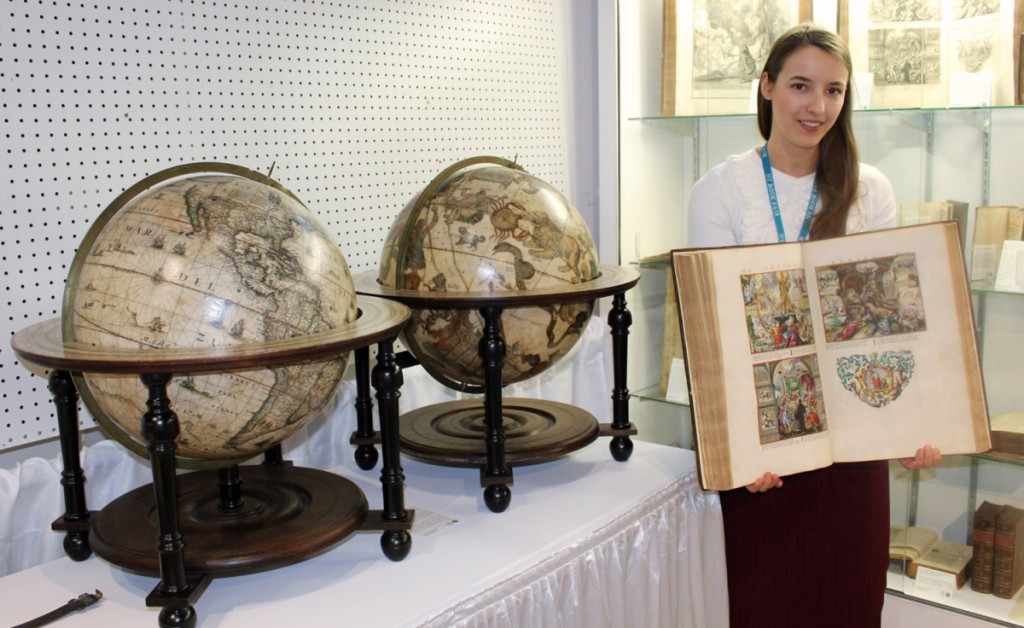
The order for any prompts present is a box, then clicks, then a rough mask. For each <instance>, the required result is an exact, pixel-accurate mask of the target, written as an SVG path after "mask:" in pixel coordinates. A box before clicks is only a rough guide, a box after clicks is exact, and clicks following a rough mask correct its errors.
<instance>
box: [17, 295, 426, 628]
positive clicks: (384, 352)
mask: <svg viewBox="0 0 1024 628" xmlns="http://www.w3.org/2000/svg"><path fill="white" fill-rule="evenodd" d="M360 306H361V308H360V318H359V319H357V321H356V322H355V323H353V324H351V325H348V326H346V327H345V328H344V329H339V330H334V331H331V332H324V333H321V334H314V335H309V336H301V337H297V338H290V339H287V340H282V341H272V342H267V343H262V344H252V345H236V346H232V347H227V348H224V349H218V350H166V351H135V350H111V349H97V348H95V347H91V346H86V345H81V344H78V343H74V342H67V343H65V342H63V340H62V338H61V335H60V320H59V319H54V320H50V321H45V322H43V323H39V324H37V325H33V326H31V327H29V328H27V329H25V330H22V331H20V332H18V333H17V334H15V335H14V337H13V338H12V341H11V345H12V348H13V349H14V351H15V353H16V354H17V355H18V356H19V358H21V359H22V360H23V361H24V362H26V363H31V364H35V365H38V366H41V367H44V368H50V369H53V370H52V371H51V373H50V376H49V390H50V391H51V394H52V395H53V398H54V402H55V404H56V413H57V419H58V427H59V430H60V443H61V457H62V462H63V463H64V471H63V472H62V475H61V484H62V486H63V487H64V504H65V512H64V514H63V515H62V516H61V517H59V518H58V519H57V520H56V521H55V522H54V523H53V524H52V528H53V529H54V530H57V531H64V532H65V540H64V547H65V552H66V553H67V555H68V556H69V557H70V558H71V559H72V560H77V561H81V560H85V559H87V558H88V557H89V556H90V555H91V554H92V552H93V551H94V550H95V551H96V553H97V554H98V555H100V556H101V557H103V558H104V559H106V560H108V561H109V562H111V563H113V564H115V565H118V566H121V567H123V568H125V569H127V570H130V571H136V572H139V573H143V574H149V575H156V576H158V577H159V583H158V584H157V585H156V586H155V587H154V589H153V590H152V592H151V593H150V594H149V595H148V596H147V597H146V604H147V606H154V607H160V608H161V610H160V614H159V619H158V622H159V625H160V626H161V627H175V626H195V625H196V622H197V615H196V612H195V608H194V605H195V604H196V601H197V600H198V599H199V597H200V596H201V595H202V593H203V592H204V590H205V589H206V587H207V586H208V585H209V583H210V581H211V580H212V579H213V578H214V577H218V576H231V575H238V574H242V573H250V572H254V571H262V570H266V569H273V568H276V567H281V566H284V565H287V564H292V563H296V562H300V561H302V560H305V559H307V558H310V557H312V556H314V555H316V554H319V553H321V552H323V551H326V550H327V549H329V548H330V547H332V546H333V545H336V544H337V543H339V542H341V541H342V540H344V539H345V538H346V537H347V536H349V535H350V534H352V533H354V532H355V531H359V530H372V531H380V532H381V533H382V535H381V541H380V543H381V548H382V551H383V553H384V554H385V556H387V557H388V558H389V559H391V560H396V561H398V560H402V559H404V558H405V557H406V556H407V555H408V553H409V551H410V549H411V537H410V535H409V530H410V529H411V528H412V522H413V517H414V512H413V511H412V510H407V509H406V508H405V505H404V475H403V474H402V469H401V466H400V463H399V446H398V442H397V441H398V399H399V396H400V393H399V388H400V386H401V384H402V378H401V372H400V370H399V369H398V367H397V364H396V359H395V354H394V350H393V341H394V339H395V337H396V336H397V334H398V332H399V330H400V329H401V327H402V326H403V325H404V324H405V322H406V321H407V320H408V316H409V312H408V310H407V309H406V308H404V306H401V305H399V304H396V303H391V302H386V301H384V300H381V299H373V298H366V299H362V300H360ZM373 342H377V343H378V357H377V365H376V366H375V368H374V371H373V383H374V386H375V388H376V394H377V399H378V402H379V404H380V415H381V439H380V440H381V445H382V449H383V452H384V455H383V471H382V473H381V487H382V493H383V506H384V507H383V509H382V510H379V511H376V510H370V509H369V508H368V506H367V502H366V498H365V496H364V495H363V493H362V491H360V490H359V488H358V487H357V486H356V485H355V484H353V483H352V482H350V481H349V480H346V479H344V478H341V477H339V476H336V475H334V474H331V473H328V472H325V471H320V470H317V469H305V468H300V467H294V466H292V465H291V464H290V463H287V462H285V461H283V460H282V458H281V454H280V447H279V446H275V447H273V448H271V450H270V451H268V453H267V455H266V456H265V463H264V464H263V465H247V466H241V467H239V466H238V465H229V466H227V467H224V468H221V469H218V470H215V471H209V470H205V471H196V472H192V473H187V474H183V475H181V476H178V475H177V474H176V472H175V470H176V467H177V456H176V449H177V443H176V441H177V438H178V435H179V425H178V417H177V415H176V414H175V412H174V410H173V409H172V408H171V403H170V399H169V397H168V395H167V385H168V383H169V382H170V381H171V378H172V373H182V374H184V373H196V372H203V371H211V370H233V369H240V368H250V367H260V366H266V365H268V364H275V365H278V364H282V363H294V362H301V361H306V360H312V359H316V358H320V357H325V356H328V355H338V354H341V353H344V352H347V351H350V350H354V349H356V348H359V349H363V348H365V347H367V346H368V345H369V344H371V343H373ZM92 372H98V373H121V374H125V373H137V374H138V375H139V377H140V379H141V380H142V382H143V384H144V385H145V386H146V388H147V390H148V397H147V401H146V407H147V410H146V412H145V413H144V414H143V416H142V418H141V433H142V435H143V438H144V439H145V441H146V447H147V449H148V452H149V458H150V462H151V467H152V474H153V483H152V484H151V485H147V486H143V487H141V488H139V489H135V490H133V491H129V492H128V493H126V494H125V495H122V496H121V497H119V498H117V499H115V500H114V501H112V502H111V503H110V504H108V505H107V506H106V507H104V508H103V509H102V510H100V511H89V510H88V508H87V506H86V500H85V474H84V472H83V470H82V467H81V459H80V454H79V436H80V434H79V429H78V410H77V407H78V398H79V397H78V391H77V390H76V387H75V383H74V377H73V376H72V373H92ZM186 539H187V543H186ZM154 540H155V547H156V552H155V553H154ZM186 548H187V549H186Z"/></svg>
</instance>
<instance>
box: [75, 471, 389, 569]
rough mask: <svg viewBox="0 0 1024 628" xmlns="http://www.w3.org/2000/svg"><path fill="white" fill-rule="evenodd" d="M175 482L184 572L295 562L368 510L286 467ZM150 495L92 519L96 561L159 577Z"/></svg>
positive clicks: (341, 489)
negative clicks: (184, 543) (184, 542)
mask: <svg viewBox="0 0 1024 628" xmlns="http://www.w3.org/2000/svg"><path fill="white" fill-rule="evenodd" d="M177 485H178V500H177V501H178V525H179V530H180V532H181V535H182V537H183V538H185V539H187V540H188V551H187V552H185V554H184V563H185V572H186V573H207V574H210V575H212V576H235V575H241V574H246V573H253V572H256V571H264V570H268V569H276V568H278V567H284V566H285V565H290V564H293V563H296V562H300V561H302V560H304V559H306V558H309V557H312V556H315V555H317V554H319V553H321V552H323V551H324V550H326V549H328V548H330V547H332V546H334V545H336V544H338V543H340V542H341V541H342V540H344V539H345V538H346V537H347V536H349V535H350V534H352V533H353V532H355V531H357V530H359V529H360V528H361V526H362V525H363V523H364V522H365V521H366V518H367V512H368V510H369V508H368V505H367V502H366V498H365V497H364V495H363V492H362V491H361V490H359V488H358V487H357V486H356V485H355V484H354V483H352V482H351V481H349V480H346V479H345V478H342V477H340V476H337V475H334V474H333V473H328V472H326V471H320V470H318V469H307V468H301V467H294V466H292V465H288V464H275V465H266V464H264V465H246V466H242V467H238V466H232V467H226V468H223V469H218V470H216V471H196V472H193V473H187V474H183V475H180V476H178V481H177ZM153 494H154V488H153V485H152V484H148V485H146V486H142V487H139V488H137V489H135V490H133V491H129V492H128V493H125V494H124V495H122V496H120V497H118V498H117V499H115V500H114V501H112V502H111V503H110V504H108V505H107V506H106V507H104V508H103V509H102V510H100V511H99V512H98V513H95V514H94V515H93V521H92V525H91V527H90V529H89V536H90V543H91V545H92V548H93V550H94V551H95V552H96V555H97V556H100V557H101V558H103V559H105V560H107V561H108V562H111V563H113V564H115V565H118V566H120V567H123V568H125V569H127V570H129V571H134V572H137V573H141V574H144V575H149V576H159V575H160V564H159V561H158V557H157V555H156V554H155V553H154V552H153V539H155V538H157V537H158V535H159V533H160V529H159V521H158V517H157V512H156V510H157V508H156V504H155V503H154V500H153Z"/></svg>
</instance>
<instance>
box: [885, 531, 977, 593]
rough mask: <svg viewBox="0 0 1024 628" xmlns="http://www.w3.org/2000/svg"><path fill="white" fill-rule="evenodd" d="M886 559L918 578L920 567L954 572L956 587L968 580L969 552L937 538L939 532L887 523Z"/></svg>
mask: <svg viewBox="0 0 1024 628" xmlns="http://www.w3.org/2000/svg"><path fill="white" fill-rule="evenodd" d="M889 558H890V559H893V560H897V561H900V562H902V563H904V568H905V569H906V573H907V575H908V576H910V577H911V578H916V577H917V570H918V568H919V567H925V568H927V569H933V570H935V571H941V572H943V573H948V574H953V575H954V576H955V577H956V586H957V587H962V586H963V585H964V582H966V581H967V574H968V571H969V569H970V566H971V558H972V551H971V547H970V546H969V545H961V544H959V543H953V542H951V541H946V540H944V539H941V538H939V533H938V532H936V531H935V530H932V529H931V528H925V527H921V526H910V527H906V526H900V525H894V526H889Z"/></svg>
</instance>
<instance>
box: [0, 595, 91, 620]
mask: <svg viewBox="0 0 1024 628" xmlns="http://www.w3.org/2000/svg"><path fill="white" fill-rule="evenodd" d="M101 597H103V593H102V592H101V591H100V590H99V589H96V593H83V594H81V595H79V596H78V597H76V598H75V599H73V600H68V603H67V604H65V605H64V606H61V607H60V608H57V609H54V610H52V611H50V612H49V613H47V614H45V615H42V616H40V617H36V618H35V619H33V620H30V621H27V622H25V623H24V624H18V625H17V626H14V628H36V626H45V625H46V624H48V623H50V622H54V621H57V620H58V619H60V618H61V617H64V616H65V615H70V614H71V613H74V612H76V611H80V610H82V609H83V608H87V607H89V606H92V605H93V604H95V603H96V602H98V601H99V599H100V598H101Z"/></svg>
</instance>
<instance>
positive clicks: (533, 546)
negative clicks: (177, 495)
mask: <svg viewBox="0 0 1024 628" xmlns="http://www.w3.org/2000/svg"><path fill="white" fill-rule="evenodd" d="M607 443H608V441H607V439H599V440H598V441H596V442H595V443H593V444H592V445H590V446H588V447H586V448H584V449H582V450H580V451H578V452H575V453H573V454H572V455H570V456H567V457H565V458H562V459H559V460H556V461H552V462H547V463H543V464H539V465H532V466H527V467H518V468H516V469H515V484H514V485H513V487H512V503H511V506H510V507H509V509H508V510H507V511H505V512H504V513H500V514H495V513H492V512H490V511H489V510H487V508H486V507H485V506H484V504H483V499H482V495H481V489H480V487H479V486H478V484H479V482H478V480H479V474H478V470H476V469H469V468H451V467H441V466H436V465H428V464H425V463H421V462H418V461H414V460H408V459H406V460H403V467H404V468H405V474H406V486H407V488H406V503H407V506H408V507H410V508H414V509H416V510H417V511H418V515H417V519H418V520H419V521H420V522H421V524H423V523H426V522H427V521H428V520H429V519H431V518H434V519H437V518H442V519H443V518H448V519H451V520H454V521H455V522H454V523H451V524H450V525H446V526H441V527H437V528H433V529H422V530H421V529H420V526H419V525H418V526H417V527H415V528H414V529H413V545H412V551H411V553H410V555H409V556H408V557H407V558H406V559H405V560H404V561H401V562H397V563H393V562H391V561H389V560H387V559H386V558H384V556H383V555H382V553H381V550H380V547H379V538H380V536H379V533H370V532H361V533H357V534H355V535H353V536H352V537H350V538H349V539H347V540H346V541H344V542H343V543H342V544H341V545H339V546H337V547H335V548H334V549H332V550H330V551H329V552H327V553H325V554H323V555H320V556H317V557H315V558H313V559H310V560H308V561H305V562H302V563H298V564H296V565H291V566H288V567H284V568H281V569H276V570H272V571H267V572H263V573H259V574H253V575H246V576H237V577H231V578H218V579H214V580H213V582H212V583H211V585H210V587H209V588H208V589H207V590H206V592H205V593H204V594H203V596H202V597H201V598H200V599H199V601H198V603H197V604H196V611H197V614H198V616H199V625H200V626H218V627H223V628H229V627H232V626H252V625H262V626H285V625H290V626H295V625H302V626H305V627H314V626H339V625H353V626H356V625H358V626H360V627H364V628H371V627H375V626H380V627H388V628H392V627H396V626H438V627H440V626H444V627H449V626H495V627H497V626H501V627H505V626H509V627H513V626H522V627H524V628H527V627H529V628H540V627H546V626H552V627H555V626H579V627H581V628H582V627H587V628H594V627H599V626H608V627H622V626H638V627H639V626H643V627H644V628H648V627H656V626H708V627H713V628H717V627H719V626H725V625H728V619H727V605H726V583H725V567H724V554H723V546H722V534H721V511H720V509H719V502H718V497H717V495H716V494H714V493H705V492H703V491H701V490H700V488H699V487H698V486H697V483H696V477H695V474H694V464H693V455H692V452H689V451H686V450H682V449H677V448H673V447H666V446H662V445H654V444H651V443H645V442H637V443H636V450H635V452H634V454H633V457H632V458H631V459H630V460H629V461H628V462H625V463H619V462H615V461H614V460H612V459H611V456H610V454H609V452H608V447H607ZM338 471H339V472H341V473H343V474H344V475H345V476H346V477H348V478H350V479H352V480H353V481H354V482H356V483H357V484H358V485H359V486H360V488H362V489H363V490H364V491H365V492H366V494H367V497H368V499H369V501H370V505H371V507H375V508H379V507H380V501H381V496H380V489H379V483H378V479H377V476H378V474H379V471H377V470H375V471H370V472H362V473H361V474H356V473H353V472H352V471H351V469H347V468H345V469H338ZM431 515H441V516H442V517H436V516H434V517H431ZM185 541H186V547H187V542H188V539H187V538H186V539H185ZM155 584H156V579H155V578H150V577H143V576H138V575H134V574H129V573H126V572H124V571H122V570H121V569H119V568H116V567H112V566H110V565H108V564H107V563H105V562H104V561H102V560H100V559H98V558H95V557H94V558H91V559H89V560H87V561H85V562H82V563H74V562H72V561H71V560H69V559H66V558H61V559H57V560H54V561H50V562H47V563H44V564H42V565H39V566H37V567H33V568H30V569H26V570H23V571H20V572H18V573H15V574H12V575H10V576H7V577H5V578H3V579H0V608H4V609H5V612H4V615H5V619H6V620H7V621H8V622H9V623H18V622H22V621H26V620H28V619H30V618H32V617H35V616H37V615H40V614H42V613H44V612H46V611H48V610H50V609H52V608H54V607H56V606H59V605H60V604H63V603H64V602H66V601H67V600H69V599H71V598H73V597H76V596H77V595H78V594H80V593H84V592H87V591H89V592H91V591H92V590H93V589H100V590H101V591H102V592H103V594H104V598H103V600H101V601H100V603H99V604H97V605H96V606H95V607H92V608H90V609H88V610H86V611H83V612H79V613H76V614H75V615H73V616H71V617H69V618H67V619H65V620H63V621H62V625H66V626H69V627H71V626H111V625H131V626H146V625H156V622H157V619H156V616H157V610H156V609H149V608H146V607H145V605H144V598H145V596H146V594H148V593H149V592H150V590H151V589H152V588H153V586H154V585H155Z"/></svg>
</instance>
